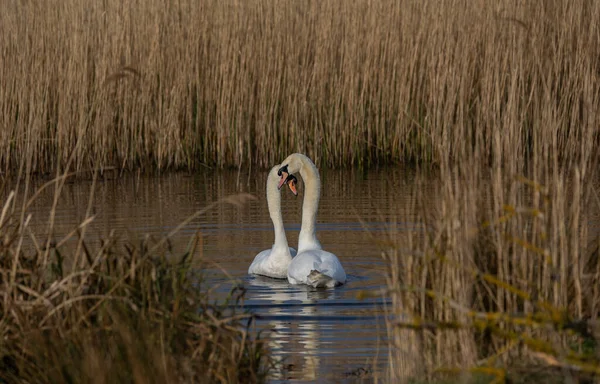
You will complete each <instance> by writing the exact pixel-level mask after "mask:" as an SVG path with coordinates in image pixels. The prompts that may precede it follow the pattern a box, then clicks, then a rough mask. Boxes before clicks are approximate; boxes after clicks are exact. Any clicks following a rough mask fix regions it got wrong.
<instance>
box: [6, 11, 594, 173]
mask: <svg viewBox="0 0 600 384" xmlns="http://www.w3.org/2000/svg"><path fill="white" fill-rule="evenodd" d="M599 21H600V6H598V5H597V4H596V3H594V2H592V3H590V2H585V1H582V0H580V1H575V2H568V1H564V0H551V1H545V2H542V3H518V4H517V3H515V2H514V1H511V0H502V1H500V2H497V3H495V4H494V5H493V6H492V5H490V4H489V3H488V2H485V1H481V0H479V1H474V2H473V1H459V0H453V1H447V2H442V3H439V4H438V3H435V4H434V3H425V4H424V3H422V2H419V1H415V0H401V1H392V0H381V1H377V2H373V1H367V0H359V1H353V2H346V1H343V0H328V1H323V2H301V3H298V2H290V1H284V0H277V1H267V0H250V1H245V2H238V1H230V0H226V1H216V0H202V1H200V2H194V1H189V0H184V1H178V2H168V3H164V2H159V1H156V0H153V1H145V2H141V1H135V2H130V3H128V4H126V5H125V4H123V3H122V2H120V1H116V0H107V1H103V2H96V1H91V0H84V1H75V0H67V1H56V0H53V1H49V2H48V1H47V2H40V1H29V2H26V3H23V2H18V1H9V2H7V3H6V4H4V5H3V12H2V13H1V15H0V32H1V33H0V36H2V37H1V38H0V39H1V40H0V47H1V48H0V57H1V61H0V63H1V64H0V77H1V78H2V79H3V83H2V87H0V125H2V127H3V134H2V135H1V136H0V169H2V170H3V171H4V172H5V173H11V172H14V170H15V169H17V168H18V166H19V164H20V161H21V158H23V157H26V158H27V159H29V160H28V162H29V164H30V167H29V168H30V171H32V172H52V171H53V170H55V169H57V168H58V169H65V168H66V164H67V163H68V161H69V160H68V159H69V157H71V156H73V165H74V170H88V169H102V168H104V167H117V168H122V169H136V168H143V169H145V170H150V169H156V168H158V169H173V168H188V169H193V168H196V167H198V166H200V165H201V164H208V165H215V166H219V167H221V166H236V167H241V166H249V165H250V164H257V165H258V166H261V167H265V166H267V165H269V164H273V163H276V162H277V161H278V160H280V159H281V158H283V157H285V155H287V154H288V153H290V152H298V151H299V152H304V153H306V154H307V155H309V156H310V157H311V158H313V159H314V160H315V161H316V162H317V163H319V164H322V165H328V166H344V165H360V166H369V165H372V164H381V163H389V162H400V161H414V162H418V163H423V164H438V163H439V162H440V161H442V160H443V159H444V158H445V156H446V152H449V156H450V159H451V160H453V161H455V160H460V159H461V158H463V157H464V156H467V154H468V153H471V152H476V153H478V156H477V159H478V161H480V162H481V163H482V164H486V165H492V164H494V162H495V161H501V162H502V161H503V159H505V158H512V159H515V160H517V161H515V162H511V163H510V164H511V165H510V166H511V167H519V168H522V167H523V166H525V165H526V164H527V165H533V166H534V168H535V167H536V164H537V163H538V162H540V161H542V160H543V161H545V164H548V165H549V164H551V163H550V161H558V162H561V163H573V162H574V163H578V158H579V157H580V156H584V153H590V151H591V150H595V149H597V148H598V141H599V138H598V133H597V130H596V129H595V127H596V126H597V118H596V114H595V111H596V110H597V107H598V104H599V103H598V92H597V89H599V88H600V87H599V86H598V70H597V67H598V64H597V57H598V54H599V53H600V52H599V50H600V44H599V42H598V36H599V35H600V34H599V33H598V26H599V25H600V23H599ZM497 149H500V150H501V151H502V152H501V154H499V155H500V156H501V158H499V159H498V158H496V155H498V153H497V151H496V150H497ZM534 150H535V151H538V150H539V151H540V152H539V153H540V156H541V158H533V157H532V151H534ZM513 171H515V170H514V169H513ZM582 172H585V170H582Z"/></svg>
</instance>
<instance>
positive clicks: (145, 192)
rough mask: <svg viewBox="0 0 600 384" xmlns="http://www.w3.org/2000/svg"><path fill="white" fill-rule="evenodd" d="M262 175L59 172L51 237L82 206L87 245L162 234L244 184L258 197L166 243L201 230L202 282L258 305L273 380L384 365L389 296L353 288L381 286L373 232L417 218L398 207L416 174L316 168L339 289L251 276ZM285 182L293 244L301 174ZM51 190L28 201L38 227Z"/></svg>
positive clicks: (219, 211) (321, 377)
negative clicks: (234, 290)
mask: <svg viewBox="0 0 600 384" xmlns="http://www.w3.org/2000/svg"><path fill="white" fill-rule="evenodd" d="M266 175H267V171H254V172H252V173H244V172H241V173H240V172H235V171H218V172H217V171H210V170H207V171H204V172H199V173H195V174H182V173H176V174H175V173H171V174H167V175H164V176H160V177H158V176H155V177H149V176H138V177H135V176H127V177H121V178H116V177H114V178H111V177H110V176H109V177H107V178H104V179H101V180H98V181H97V183H96V188H92V185H93V183H92V181H91V180H78V181H75V182H71V183H67V184H66V185H65V187H64V189H63V191H62V193H61V194H60V198H59V200H58V205H57V208H56V214H55V223H56V224H55V231H54V238H55V240H56V241H60V240H61V238H62V237H63V236H65V235H66V234H67V233H69V232H71V231H72V230H73V229H74V228H75V227H76V226H77V225H78V224H79V223H81V222H82V221H83V220H84V218H85V217H86V213H87V212H89V213H90V214H92V215H95V218H94V221H93V222H92V223H91V224H90V225H89V227H88V228H87V229H86V231H87V234H86V238H87V239H88V242H89V243H90V244H89V245H90V246H94V243H95V242H96V245H97V244H99V239H101V238H105V237H107V236H108V235H109V233H110V232H111V231H117V232H118V233H121V234H122V236H123V237H124V238H127V239H129V240H133V241H136V240H135V239H141V238H142V237H143V236H144V235H145V234H150V235H151V236H156V237H157V238H158V237H160V236H162V235H165V234H167V233H169V232H170V231H172V230H173V229H174V228H175V227H177V226H178V225H179V224H180V223H181V222H182V221H184V220H185V219H186V218H187V217H189V216H190V215H191V214H193V213H194V212H196V211H197V210H199V209H202V208H204V207H206V206H207V205H208V204H209V203H211V202H214V201H216V200H218V199H220V198H222V197H225V196H229V195H232V194H236V193H241V192H244V193H250V194H253V195H255V196H256V197H257V200H255V201H251V202H249V203H248V204H246V205H244V206H243V207H236V206H234V205H231V204H220V205H217V206H216V207H214V208H212V209H210V210H209V211H207V212H206V213H205V214H204V215H202V216H200V217H198V218H196V219H194V220H192V221H191V222H190V223H189V224H188V225H186V226H184V227H183V228H182V229H181V230H180V231H179V232H178V233H177V234H176V235H175V236H174V237H173V239H172V246H173V249H174V252H183V251H184V250H185V249H186V246H187V244H188V241H189V240H190V238H191V236H192V235H194V234H195V233H200V234H201V235H202V245H201V252H202V254H203V257H204V258H205V259H206V260H209V261H210V262H211V264H210V266H209V269H208V270H207V273H206V276H207V279H208V281H207V284H209V285H210V286H212V287H216V289H215V292H216V295H217V296H219V297H221V298H224V297H226V295H227V293H228V292H229V290H230V289H231V287H232V284H233V283H232V280H241V281H242V282H243V283H244V285H245V287H246V288H247V295H246V300H245V304H246V305H247V306H248V307H249V308H250V309H251V310H252V311H254V312H255V313H257V314H258V315H260V318H259V320H258V321H257V324H256V327H257V328H258V329H267V330H270V331H271V336H272V337H271V347H272V348H273V350H274V352H275V354H276V356H277V357H278V358H282V359H284V361H285V364H284V365H283V369H282V370H281V371H278V372H274V373H273V377H272V379H273V381H274V382H278V381H313V380H318V381H320V382H353V381H356V380H359V379H370V378H373V377H374V376H377V375H381V374H382V373H383V372H384V369H385V367H386V360H387V340H386V330H385V323H384V319H383V315H384V309H383V306H384V305H385V304H386V299H385V298H370V299H362V300H359V299H357V295H358V294H359V293H360V292H363V291H367V292H372V293H375V292H378V291H379V290H380V289H381V288H382V287H383V286H384V285H385V272H386V271H385V269H386V264H385V263H384V261H383V259H382V257H381V251H382V250H381V249H380V248H378V246H377V245H376V240H377V239H380V238H385V236H386V230H387V228H388V227H389V225H390V223H394V226H395V227H396V229H398V227H400V228H402V227H406V228H407V229H411V228H412V227H413V226H412V224H411V223H412V218H411V217H408V216H406V215H408V207H409V205H410V196H411V195H412V193H413V191H412V189H411V188H412V185H413V184H412V180H413V178H414V175H413V174H412V173H410V172H408V171H403V170H400V169H391V170H390V169H387V170H379V171H377V170H375V171H368V172H365V173H361V172H359V171H351V170H343V171H331V170H327V171H324V172H323V171H322V172H321V179H322V182H323V188H322V198H321V203H320V209H319V213H318V217H317V220H318V225H317V234H318V238H319V240H320V241H321V243H322V245H323V247H324V249H326V250H327V251H330V252H333V253H335V254H336V255H338V257H339V258H340V261H341V262H342V264H343V266H344V268H345V270H346V273H347V274H348V281H347V284H346V285H344V286H342V287H338V288H335V289H314V288H308V287H305V286H292V285H290V284H288V283H287V281H285V280H275V279H269V278H264V277H251V276H248V275H247V269H248V266H249V265H250V263H251V262H252V260H253V258H254V256H255V255H256V254H257V253H259V252H260V251H262V250H264V249H268V248H270V247H271V244H272V242H273V228H272V224H271V221H270V218H269V214H268V211H267V203H266V198H265V182H266ZM92 192H93V200H91V201H92V203H91V204H90V203H89V202H90V196H91V194H92ZM282 192H284V193H283V196H282V211H283V215H284V222H285V226H286V234H287V237H288V241H289V242H290V245H291V246H294V247H296V246H297V239H298V232H299V230H300V222H301V207H302V196H303V185H302V181H300V185H299V192H300V193H299V196H298V197H294V196H293V195H292V194H291V193H289V191H287V190H286V191H282ZM53 196H54V193H53V189H52V188H50V189H48V190H46V191H45V192H44V193H43V194H42V195H41V196H40V198H38V199H37V200H36V202H35V203H34V205H33V207H32V210H31V212H32V213H33V217H32V225H33V226H34V227H37V228H38V229H42V228H46V224H47V220H48V216H49V215H48V212H49V209H50V207H51V206H52V199H53ZM73 241H75V240H73ZM224 271H226V273H225V272H224Z"/></svg>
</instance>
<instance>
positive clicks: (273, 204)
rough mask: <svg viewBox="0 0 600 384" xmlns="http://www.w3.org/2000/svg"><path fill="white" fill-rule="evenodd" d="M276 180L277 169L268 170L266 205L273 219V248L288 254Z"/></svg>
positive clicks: (277, 178)
mask: <svg viewBox="0 0 600 384" xmlns="http://www.w3.org/2000/svg"><path fill="white" fill-rule="evenodd" d="M278 180H279V176H277V170H272V171H271V172H269V177H268V178H267V205H268V207H269V215H270V216H271V221H273V228H274V229H275V242H274V243H273V249H282V250H284V252H287V253H288V254H289V252H290V250H289V248H288V241H287V238H286V237H285V228H284V227H283V217H282V216H281V194H280V192H279V190H278V189H277V182H278ZM290 257H291V255H290Z"/></svg>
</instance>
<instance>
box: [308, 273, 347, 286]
mask: <svg viewBox="0 0 600 384" xmlns="http://www.w3.org/2000/svg"><path fill="white" fill-rule="evenodd" d="M306 282H307V283H308V285H311V286H313V287H315V288H325V287H327V288H333V287H336V286H338V285H341V284H342V283H340V282H339V281H337V280H335V279H334V278H333V277H331V276H327V275H326V274H324V273H322V272H319V271H317V270H316V269H313V270H312V271H310V273H309V275H308V277H307V278H306Z"/></svg>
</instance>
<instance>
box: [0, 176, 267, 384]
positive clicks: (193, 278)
mask: <svg viewBox="0 0 600 384" xmlns="http://www.w3.org/2000/svg"><path fill="white" fill-rule="evenodd" d="M64 179H65V178H58V179H55V180H53V181H51V182H50V183H48V184H47V185H46V187H55V188H56V189H55V191H56V192H57V193H60V190H61V187H60V184H61V183H62V182H63V181H64ZM24 189H25V190H26V188H24V187H23V186H21V187H20V188H19V190H20V191H21V192H23V190H24ZM17 195H19V196H21V197H22V196H23V194H15V193H11V194H10V195H9V197H8V199H7V200H6V202H5V204H4V206H3V209H2V213H1V217H0V238H1V239H2V242H1V244H0V287H1V289H0V292H1V296H0V300H1V305H0V335H1V338H0V340H1V341H0V381H1V382H3V383H23V382H35V383H59V382H61V383H62V382H71V383H78V382H86V383H88V382H89V383H121V382H123V383H147V382H156V383H167V382H169V383H172V382H185V383H188V382H206V383H234V382H264V381H265V380H266V377H267V374H268V372H269V369H270V368H271V366H272V364H273V361H272V360H271V358H270V357H269V352H268V348H267V345H266V343H265V342H264V341H263V339H262V338H260V337H259V336H257V335H256V334H255V333H254V331H253V330H251V329H250V327H251V325H252V319H253V317H252V315H251V314H250V313H248V312H247V311H245V310H244V309H243V306H242V304H243V300H244V289H243V287H242V286H239V287H235V288H234V289H233V290H232V291H231V293H230V295H229V297H228V298H227V300H225V302H222V303H217V302H216V301H215V300H214V297H213V296H212V294H211V287H206V286H204V284H203V277H202V270H203V262H202V252H201V249H202V246H201V244H199V242H200V241H201V236H198V237H195V238H192V239H191V240H190V243H189V247H188V249H187V251H186V252H185V253H183V254H181V255H178V254H173V252H172V249H171V245H170V240H169V238H170V236H172V235H173V234H174V233H175V232H176V231H177V230H178V229H179V228H181V227H182V226H184V225H185V224H186V223H188V222H189V221H190V220H192V219H194V218H196V217H198V216H200V215H202V214H204V213H205V212H206V210H208V209H211V208H213V207H214V206H215V205H217V204H218V203H215V204H213V205H211V206H207V207H206V208H205V209H203V210H201V211H198V212H196V213H195V214H194V215H192V216H191V217H190V219H189V220H187V221H186V222H184V223H182V224H181V226H180V227H179V228H175V229H174V230H173V232H171V233H170V234H169V235H167V236H166V237H164V238H159V239H153V238H150V237H148V236H146V237H144V238H140V239H139V240H130V241H125V239H122V238H121V236H122V234H121V235H120V234H118V233H115V232H112V233H111V234H110V235H109V236H108V237H106V238H104V239H103V240H102V241H101V242H100V245H99V246H98V247H94V246H92V244H90V243H88V242H87V240H86V228H87V227H88V226H89V223H90V222H91V221H92V220H93V216H91V215H89V214H88V215H87V216H86V218H85V220H84V221H83V222H82V223H81V225H79V226H77V227H76V228H74V229H73V231H72V232H71V233H70V234H68V235H67V236H65V237H64V238H61V239H54V236H53V235H52V233H53V231H52V227H53V224H52V223H53V222H54V219H53V217H52V215H53V213H52V214H51V217H50V218H49V221H48V223H49V224H48V233H49V234H50V235H48V236H46V235H45V234H40V233H34V232H33V231H32V230H31V228H30V226H29V223H30V221H31V216H30V215H29V214H28V213H27V207H28V206H29V204H30V203H31V202H32V201H33V199H35V197H36V196H37V195H38V194H37V193H36V194H34V195H33V196H27V195H26V198H25V199H23V200H22V201H21V198H17V197H16V196H17ZM247 200H248V195H239V196H232V197H229V198H227V199H226V200H225V201H222V202H221V203H225V202H229V203H234V204H243V203H244V202H245V201H247ZM88 213H89V212H88ZM73 239H75V240H76V241H74V242H73V241H72V240H73ZM70 240H71V244H69V245H66V244H67V242H69V241H70ZM73 243H74V244H73ZM199 245H200V246H199Z"/></svg>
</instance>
